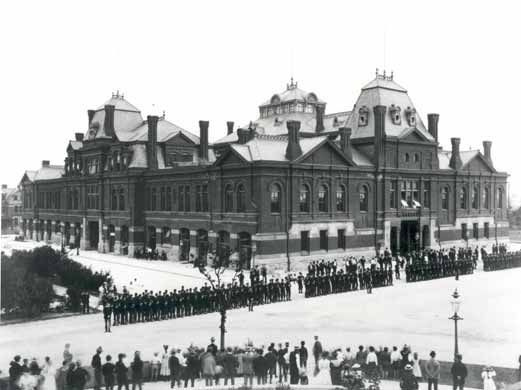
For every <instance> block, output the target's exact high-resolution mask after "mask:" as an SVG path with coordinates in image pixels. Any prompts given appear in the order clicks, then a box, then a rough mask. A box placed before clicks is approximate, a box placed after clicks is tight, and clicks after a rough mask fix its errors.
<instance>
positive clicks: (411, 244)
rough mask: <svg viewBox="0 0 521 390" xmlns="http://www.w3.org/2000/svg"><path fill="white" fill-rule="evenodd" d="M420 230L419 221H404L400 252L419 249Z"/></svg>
mask: <svg viewBox="0 0 521 390" xmlns="http://www.w3.org/2000/svg"><path fill="white" fill-rule="evenodd" d="M419 241H420V232H419V226H418V221H402V223H401V229H400V252H401V253H402V254H404V253H410V252H412V251H415V250H418V249H419V246H418V244H419Z"/></svg>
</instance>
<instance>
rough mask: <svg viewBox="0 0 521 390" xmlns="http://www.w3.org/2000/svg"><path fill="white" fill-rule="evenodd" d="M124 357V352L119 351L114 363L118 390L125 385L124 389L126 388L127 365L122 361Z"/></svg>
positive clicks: (126, 389)
mask: <svg viewBox="0 0 521 390" xmlns="http://www.w3.org/2000/svg"><path fill="white" fill-rule="evenodd" d="M124 358H125V354H124V353H120V354H119V355H118V361H117V363H116V381H117V383H118V390H121V388H122V387H123V386H125V390H128V367H127V366H126V365H125V362H124V361H123V359H124Z"/></svg>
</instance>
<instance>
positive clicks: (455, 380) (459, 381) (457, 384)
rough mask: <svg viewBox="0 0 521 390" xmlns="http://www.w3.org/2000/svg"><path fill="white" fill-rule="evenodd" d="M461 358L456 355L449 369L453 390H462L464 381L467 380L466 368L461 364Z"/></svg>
mask: <svg viewBox="0 0 521 390" xmlns="http://www.w3.org/2000/svg"><path fill="white" fill-rule="evenodd" d="M462 359H463V357H462V356H461V355H460V354H458V355H456V358H455V359H454V364H453V365H452V368H451V369H450V373H451V374H452V387H453V389H454V390H456V388H459V390H463V388H464V386H465V379H466V378H467V367H466V366H465V364H463V362H462Z"/></svg>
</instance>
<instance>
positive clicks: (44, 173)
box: [34, 165, 64, 181]
mask: <svg viewBox="0 0 521 390" xmlns="http://www.w3.org/2000/svg"><path fill="white" fill-rule="evenodd" d="M63 173H64V169H63V165H49V166H46V167H41V168H40V169H38V171H36V175H35V178H34V181H39V180H53V179H59V178H60V177H62V175H63Z"/></svg>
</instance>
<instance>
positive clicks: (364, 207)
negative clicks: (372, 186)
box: [360, 186, 369, 211]
mask: <svg viewBox="0 0 521 390" xmlns="http://www.w3.org/2000/svg"><path fill="white" fill-rule="evenodd" d="M368 210H369V191H368V189H367V186H362V187H361V188H360V211H368Z"/></svg>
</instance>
